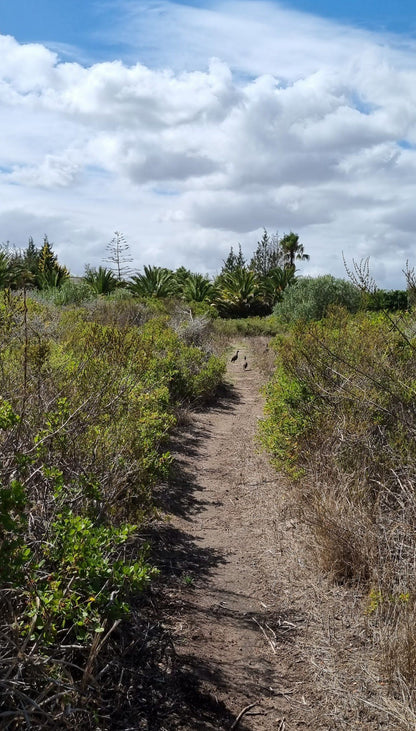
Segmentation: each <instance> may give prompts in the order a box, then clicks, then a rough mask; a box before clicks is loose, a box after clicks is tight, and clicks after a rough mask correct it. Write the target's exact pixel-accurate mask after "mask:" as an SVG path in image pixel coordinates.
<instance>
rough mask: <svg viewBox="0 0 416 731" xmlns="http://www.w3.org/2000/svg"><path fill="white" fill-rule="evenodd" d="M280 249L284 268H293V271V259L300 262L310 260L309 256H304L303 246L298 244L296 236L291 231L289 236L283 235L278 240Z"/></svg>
mask: <svg viewBox="0 0 416 731" xmlns="http://www.w3.org/2000/svg"><path fill="white" fill-rule="evenodd" d="M280 248H281V250H282V253H283V261H284V265H285V267H293V269H294V268H295V259H298V260H300V261H309V259H310V256H309V254H305V251H304V248H303V244H300V243H299V236H298V234H294V233H293V231H291V232H290V233H289V234H285V236H283V238H282V239H280Z"/></svg>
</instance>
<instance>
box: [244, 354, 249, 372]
mask: <svg viewBox="0 0 416 731" xmlns="http://www.w3.org/2000/svg"><path fill="white" fill-rule="evenodd" d="M243 368H244V370H245V371H246V370H247V368H248V362H247V358H246V356H244V363H243Z"/></svg>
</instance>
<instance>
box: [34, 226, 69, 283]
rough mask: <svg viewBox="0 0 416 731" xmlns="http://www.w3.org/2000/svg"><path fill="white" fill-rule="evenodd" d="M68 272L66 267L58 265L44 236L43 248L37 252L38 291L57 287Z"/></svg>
mask: <svg viewBox="0 0 416 731" xmlns="http://www.w3.org/2000/svg"><path fill="white" fill-rule="evenodd" d="M68 277H69V271H68V269H67V268H66V267H64V266H61V265H60V264H59V263H58V258H57V256H56V254H54V251H53V248H52V245H51V244H50V243H49V241H48V237H47V236H46V235H45V236H44V238H43V246H42V248H41V250H40V252H39V260H38V268H37V275H36V283H37V285H38V287H39V289H45V288H46V287H59V286H60V285H61V284H62V282H63V281H64V280H65V279H68Z"/></svg>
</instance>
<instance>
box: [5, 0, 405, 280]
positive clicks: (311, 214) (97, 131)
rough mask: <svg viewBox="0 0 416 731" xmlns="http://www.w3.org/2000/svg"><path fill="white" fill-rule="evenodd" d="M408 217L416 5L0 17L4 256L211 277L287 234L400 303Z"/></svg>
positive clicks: (310, 266) (155, 2)
mask: <svg viewBox="0 0 416 731" xmlns="http://www.w3.org/2000/svg"><path fill="white" fill-rule="evenodd" d="M415 200H416V4H414V3H410V1H409V2H407V1H404V0H402V1H401V2H400V0H396V2H393V0H386V1H385V2H383V1H382V0H380V2H377V3H376V2H372V1H370V0H367V1H366V0H361V2H358V0H351V1H350V2H349V3H348V4H344V3H342V4H341V3H334V2H331V3H330V2H327V1H326V0H316V1H315V0H286V1H285V2H274V1H272V0H255V1H254V0H186V1H185V0H182V1H180V0H176V2H171V1H169V0H142V1H140V2H139V1H138V0H91V1H88V0H59V3H58V2H56V0H37V1H36V3H35V2H33V0H14V1H13V3H11V2H9V1H8V0H7V1H6V0H0V242H3V243H6V242H9V244H10V245H12V246H16V247H17V248H24V247H25V246H26V245H27V241H28V238H29V237H30V236H32V237H33V238H34V240H35V243H37V244H38V245H41V243H42V240H43V236H44V235H45V234H46V235H47V236H48V238H49V241H51V242H52V243H53V245H54V250H55V252H56V253H57V254H58V256H59V261H60V263H62V264H65V265H66V266H67V267H68V268H69V269H70V271H71V272H72V273H73V274H78V275H79V274H82V273H83V271H84V267H85V265H86V264H89V265H91V266H98V265H100V264H103V263H104V264H105V259H106V257H108V252H107V250H106V247H107V245H108V244H109V242H110V241H111V239H112V238H113V237H114V232H115V231H119V232H121V233H123V234H124V236H125V238H126V240H127V242H128V243H129V246H130V250H131V254H132V257H133V268H134V269H135V270H136V271H139V270H142V268H143V266H144V265H145V264H152V265H160V266H167V267H171V268H173V269H175V268H177V267H179V266H182V265H184V266H186V267H188V268H189V269H191V270H192V271H199V272H203V273H209V274H215V273H217V272H218V271H219V270H220V269H221V266H222V261H223V260H224V259H225V258H226V256H227V254H228V252H229V250H230V247H231V246H233V247H234V249H236V248H237V247H238V244H241V246H242V250H243V253H244V254H245V255H246V257H247V258H248V259H249V258H250V257H251V255H252V253H253V251H254V250H255V248H256V244H257V241H258V240H259V239H260V238H261V236H262V234H263V230H264V228H266V229H267V231H268V232H269V233H273V234H274V233H276V232H277V233H278V234H279V235H280V236H283V235H284V234H285V233H288V232H290V231H294V232H296V233H298V234H299V236H300V241H301V242H302V244H303V246H304V249H305V252H307V253H308V254H309V255H310V261H309V262H302V264H301V274H302V275H304V276H317V275H319V274H326V273H330V274H333V275H334V276H337V277H343V278H346V276H347V275H346V270H345V267H344V261H343V259H345V260H346V262H347V264H348V265H350V266H351V265H352V262H353V261H356V262H359V261H361V260H362V259H366V258H367V257H370V268H371V272H372V275H373V276H374V278H375V279H376V281H377V283H378V284H379V286H380V287H384V288H387V289H391V288H399V287H401V288H402V287H404V286H405V283H404V277H403V269H404V268H405V266H406V261H408V262H409V265H410V266H411V267H412V266H416V246H415V229H416V206H415Z"/></svg>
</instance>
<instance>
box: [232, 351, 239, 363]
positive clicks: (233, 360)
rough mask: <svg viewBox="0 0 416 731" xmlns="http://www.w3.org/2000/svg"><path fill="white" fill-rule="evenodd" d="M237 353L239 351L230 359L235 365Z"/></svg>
mask: <svg viewBox="0 0 416 731" xmlns="http://www.w3.org/2000/svg"><path fill="white" fill-rule="evenodd" d="M239 352H240V351H239V350H237V352H236V354H235V355H233V357H232V358H231V363H235V361H236V360H237V358H238V354H239Z"/></svg>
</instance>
